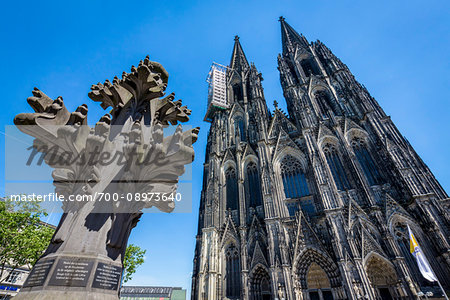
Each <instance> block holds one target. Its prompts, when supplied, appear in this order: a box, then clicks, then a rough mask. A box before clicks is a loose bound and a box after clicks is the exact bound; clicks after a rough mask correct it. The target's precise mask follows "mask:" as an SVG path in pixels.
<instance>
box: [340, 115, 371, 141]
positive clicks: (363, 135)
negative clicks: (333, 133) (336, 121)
mask: <svg viewBox="0 0 450 300" xmlns="http://www.w3.org/2000/svg"><path fill="white" fill-rule="evenodd" d="M344 137H345V139H346V140H347V141H348V142H349V143H351V141H352V140H353V139H354V138H360V139H362V140H364V141H365V142H368V139H369V134H368V133H367V131H365V130H364V129H363V128H361V127H360V126H359V125H358V124H356V123H355V122H354V121H353V120H351V119H349V118H346V119H345V125H344Z"/></svg>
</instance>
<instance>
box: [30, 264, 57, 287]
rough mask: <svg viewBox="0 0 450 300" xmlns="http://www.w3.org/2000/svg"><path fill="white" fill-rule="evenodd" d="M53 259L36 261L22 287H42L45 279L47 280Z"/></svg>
mask: <svg viewBox="0 0 450 300" xmlns="http://www.w3.org/2000/svg"><path fill="white" fill-rule="evenodd" d="M54 262H55V260H54V259H48V260H44V261H38V262H37V263H36V264H35V265H34V267H33V270H32V271H31V273H30V275H28V278H27V281H26V282H25V284H24V285H23V287H24V288H26V287H32V286H41V285H44V282H45V279H46V278H47V275H48V272H49V271H50V269H51V267H52V266H53V263H54Z"/></svg>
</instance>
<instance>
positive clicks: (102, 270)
mask: <svg viewBox="0 0 450 300" xmlns="http://www.w3.org/2000/svg"><path fill="white" fill-rule="evenodd" d="M121 276H122V268H121V267H118V266H114V265H109V264H105V263H101V262H99V263H98V265H97V269H96V270H95V275H94V282H93V283H92V287H93V288H98V289H105V290H117V288H118V287H119V282H120V277H121Z"/></svg>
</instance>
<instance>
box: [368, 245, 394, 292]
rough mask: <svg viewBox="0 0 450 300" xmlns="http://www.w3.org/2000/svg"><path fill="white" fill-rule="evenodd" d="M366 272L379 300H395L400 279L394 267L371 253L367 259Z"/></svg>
mask: <svg viewBox="0 0 450 300" xmlns="http://www.w3.org/2000/svg"><path fill="white" fill-rule="evenodd" d="M365 264H366V272H367V276H368V277H369V280H370V283H371V284H372V287H373V289H374V290H375V294H376V296H377V299H381V300H393V299H397V297H396V285H397V282H398V277H397V274H396V272H395V269H394V267H393V266H392V265H391V264H390V263H389V262H388V261H387V260H386V259H385V258H383V257H382V256H380V255H378V254H375V253H373V252H372V253H370V254H369V255H368V257H367V258H366V263H365Z"/></svg>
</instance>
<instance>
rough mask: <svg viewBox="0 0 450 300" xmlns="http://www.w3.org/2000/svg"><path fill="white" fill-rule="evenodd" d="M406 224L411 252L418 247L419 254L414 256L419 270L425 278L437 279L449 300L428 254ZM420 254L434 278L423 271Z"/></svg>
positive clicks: (446, 298) (446, 299)
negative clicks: (423, 250)
mask: <svg viewBox="0 0 450 300" xmlns="http://www.w3.org/2000/svg"><path fill="white" fill-rule="evenodd" d="M406 226H408V234H409V239H410V252H411V254H413V253H414V252H416V248H417V249H418V250H417V254H416V255H414V257H415V258H416V261H417V263H418V265H419V270H420V272H421V273H422V276H423V277H425V279H427V280H428V281H436V282H437V283H438V285H439V288H440V289H441V291H442V292H443V293H444V297H445V300H449V299H448V297H447V294H446V293H445V290H444V288H443V287H442V285H441V283H440V282H439V279H438V277H437V276H436V273H435V272H434V270H433V267H432V266H431V265H430V263H429V262H428V259H427V256H426V255H425V253H423V252H422V250H421V248H420V246H419V244H418V243H417V241H416V238H415V237H414V234H413V233H412V231H411V228H409V225H408V224H406ZM419 254H420V256H422V258H423V260H424V263H425V264H426V266H427V267H428V268H429V270H430V271H431V274H433V277H432V278H429V277H430V276H429V275H426V273H425V274H424V272H423V271H422V268H421V266H420V263H419Z"/></svg>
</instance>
